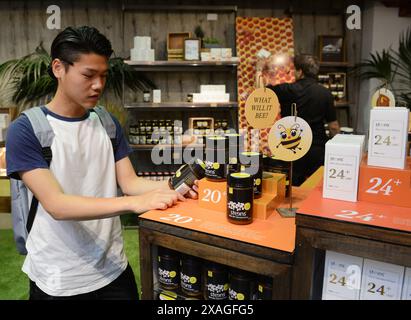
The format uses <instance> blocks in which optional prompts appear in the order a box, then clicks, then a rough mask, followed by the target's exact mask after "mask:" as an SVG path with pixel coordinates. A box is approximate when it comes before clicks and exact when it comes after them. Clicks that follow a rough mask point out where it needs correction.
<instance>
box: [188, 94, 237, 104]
mask: <svg viewBox="0 0 411 320" xmlns="http://www.w3.org/2000/svg"><path fill="white" fill-rule="evenodd" d="M193 102H204V103H206V102H210V103H212V102H215V103H218V102H224V103H225V102H230V94H229V93H221V92H204V93H193Z"/></svg>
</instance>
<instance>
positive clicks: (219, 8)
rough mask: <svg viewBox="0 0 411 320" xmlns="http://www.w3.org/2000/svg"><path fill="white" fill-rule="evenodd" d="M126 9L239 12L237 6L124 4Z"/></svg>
mask: <svg viewBox="0 0 411 320" xmlns="http://www.w3.org/2000/svg"><path fill="white" fill-rule="evenodd" d="M123 10H124V11H188V12H237V6H204V5H203V6H198V5H197V6H196V5H192V6H190V5H139V4H123Z"/></svg>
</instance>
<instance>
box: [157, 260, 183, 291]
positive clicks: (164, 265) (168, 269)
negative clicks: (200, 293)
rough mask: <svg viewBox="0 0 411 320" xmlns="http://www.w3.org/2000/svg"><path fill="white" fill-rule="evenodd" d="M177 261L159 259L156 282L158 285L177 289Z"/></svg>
mask: <svg viewBox="0 0 411 320" xmlns="http://www.w3.org/2000/svg"><path fill="white" fill-rule="evenodd" d="M178 262H179V261H178V260H177V259H172V260H170V259H161V258H160V259H159V263H158V281H159V282H160V284H162V285H165V286H170V287H178V282H179V279H178V278H179V277H178V268H179V267H178Z"/></svg>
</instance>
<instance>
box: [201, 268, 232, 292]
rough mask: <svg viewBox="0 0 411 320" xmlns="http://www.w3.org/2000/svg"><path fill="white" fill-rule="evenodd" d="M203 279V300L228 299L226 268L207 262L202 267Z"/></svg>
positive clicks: (227, 274)
mask: <svg viewBox="0 0 411 320" xmlns="http://www.w3.org/2000/svg"><path fill="white" fill-rule="evenodd" d="M203 279H204V281H203V282H204V299H206V300H227V299H228V288H229V273H228V268H227V267H226V266H224V265H221V264H218V263H215V262H211V261H207V262H206V263H205V264H204V267H203Z"/></svg>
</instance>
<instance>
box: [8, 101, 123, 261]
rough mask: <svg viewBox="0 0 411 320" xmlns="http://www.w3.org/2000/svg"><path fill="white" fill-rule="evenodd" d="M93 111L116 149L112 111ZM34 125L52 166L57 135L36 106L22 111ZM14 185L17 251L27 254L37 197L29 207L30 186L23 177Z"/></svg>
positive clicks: (12, 200) (13, 201)
mask: <svg viewBox="0 0 411 320" xmlns="http://www.w3.org/2000/svg"><path fill="white" fill-rule="evenodd" d="M92 111H94V112H95V113H96V114H97V115H98V117H99V119H100V121H101V123H102V125H103V127H104V129H106V132H107V134H108V136H109V137H110V140H111V143H112V145H113V151H114V152H115V151H116V144H115V141H116V125H115V123H114V121H113V119H112V118H111V116H110V114H109V113H108V112H107V111H106V110H105V109H104V108H103V107H95V108H94V109H93V110H92ZM23 113H24V114H25V115H26V116H27V118H28V119H29V121H30V124H31V126H32V127H33V131H34V134H35V135H36V137H37V139H38V140H39V142H40V144H41V147H42V153H43V157H44V159H45V160H46V161H47V164H48V166H50V163H51V160H52V156H53V155H52V152H51V144H52V143H53V139H54V132H53V129H52V128H51V126H50V123H49V121H48V120H47V117H46V115H45V114H44V112H43V110H41V107H34V108H31V109H28V110H26V111H23ZM10 187H11V192H10V193H11V214H12V219H13V232H14V240H15V241H16V246H17V251H18V252H19V253H20V254H22V255H26V254H27V249H26V241H27V237H28V234H29V232H30V230H31V227H32V226H33V222H34V218H35V216H36V212H37V207H38V204H39V202H38V200H37V199H36V198H35V197H34V196H33V198H32V201H31V205H30V208H29V200H28V199H29V198H28V190H27V187H26V186H25V185H24V183H23V181H22V180H17V179H12V178H10Z"/></svg>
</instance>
